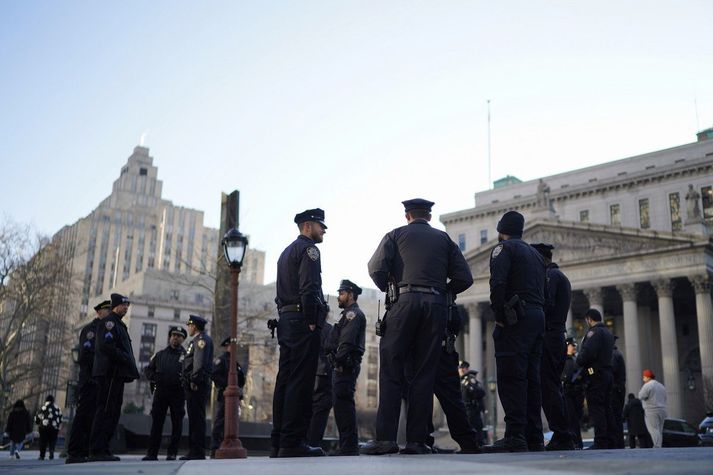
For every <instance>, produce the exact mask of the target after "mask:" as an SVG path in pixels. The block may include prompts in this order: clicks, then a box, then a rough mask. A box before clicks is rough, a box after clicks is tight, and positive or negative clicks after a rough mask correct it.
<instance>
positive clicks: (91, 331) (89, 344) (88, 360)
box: [79, 318, 101, 386]
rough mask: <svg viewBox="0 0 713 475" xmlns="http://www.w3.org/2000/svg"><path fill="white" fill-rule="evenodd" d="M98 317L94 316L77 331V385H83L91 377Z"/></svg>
mask: <svg viewBox="0 0 713 475" xmlns="http://www.w3.org/2000/svg"><path fill="white" fill-rule="evenodd" d="M100 321H101V319H100V318H95V319H94V320H92V321H91V322H89V323H87V324H86V325H84V327H83V328H82V330H81V331H80V332H79V385H80V386H81V385H84V384H86V383H88V382H89V381H91V379H92V368H93V367H94V346H95V342H94V337H95V336H96V332H97V325H99V323H98V322H100Z"/></svg>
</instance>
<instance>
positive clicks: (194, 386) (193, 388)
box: [191, 383, 198, 391]
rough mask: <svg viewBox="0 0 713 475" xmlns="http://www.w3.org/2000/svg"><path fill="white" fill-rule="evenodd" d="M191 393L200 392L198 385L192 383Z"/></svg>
mask: <svg viewBox="0 0 713 475" xmlns="http://www.w3.org/2000/svg"><path fill="white" fill-rule="evenodd" d="M191 391H198V386H197V385H196V383H191Z"/></svg>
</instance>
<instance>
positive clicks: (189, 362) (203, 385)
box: [180, 315, 213, 460]
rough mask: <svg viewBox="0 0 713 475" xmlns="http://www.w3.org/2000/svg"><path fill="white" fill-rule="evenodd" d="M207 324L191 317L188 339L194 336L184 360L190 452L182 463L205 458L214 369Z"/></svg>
mask: <svg viewBox="0 0 713 475" xmlns="http://www.w3.org/2000/svg"><path fill="white" fill-rule="evenodd" d="M207 323H208V322H206V320H205V319H204V318H203V317H201V316H199V315H189V320H188V336H190V337H193V340H191V343H190V344H189V345H188V351H187V352H186V355H185V357H184V359H183V388H184V389H185V394H186V409H187V411H188V444H189V447H188V453H187V454H186V455H184V456H182V457H181V458H180V460H204V459H205V406H206V404H207V403H208V396H209V394H210V375H211V372H212V370H213V340H212V339H211V338H210V336H208V333H206V331H205V326H206V324H207Z"/></svg>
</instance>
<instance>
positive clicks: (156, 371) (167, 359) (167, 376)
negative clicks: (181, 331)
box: [144, 345, 186, 395]
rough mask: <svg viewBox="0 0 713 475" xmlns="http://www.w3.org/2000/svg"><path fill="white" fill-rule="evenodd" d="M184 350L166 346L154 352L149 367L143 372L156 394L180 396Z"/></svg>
mask: <svg viewBox="0 0 713 475" xmlns="http://www.w3.org/2000/svg"><path fill="white" fill-rule="evenodd" d="M185 354H186V350H185V349H184V348H183V346H179V347H178V348H174V347H172V346H171V345H168V346H167V347H166V348H164V349H163V350H161V351H158V352H156V353H155V354H154V355H153V356H152V357H151V360H150V361H149V365H148V366H147V367H146V369H145V370H144V375H145V376H146V379H148V380H149V381H151V382H152V383H154V384H155V385H156V392H158V393H159V394H160V393H167V394H169V393H171V392H176V393H178V394H181V395H182V393H181V391H180V389H181V372H182V370H183V361H182V358H181V357H185Z"/></svg>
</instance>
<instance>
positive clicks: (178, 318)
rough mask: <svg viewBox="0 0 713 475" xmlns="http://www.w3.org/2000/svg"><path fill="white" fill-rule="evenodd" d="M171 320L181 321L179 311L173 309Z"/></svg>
mask: <svg viewBox="0 0 713 475" xmlns="http://www.w3.org/2000/svg"><path fill="white" fill-rule="evenodd" d="M173 319H174V320H180V319H181V311H180V310H179V309H177V308H176V309H174V310H173Z"/></svg>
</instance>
